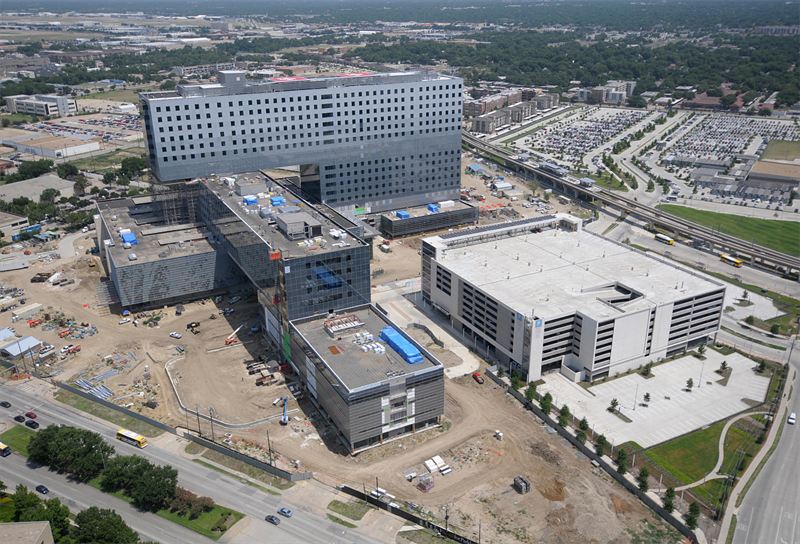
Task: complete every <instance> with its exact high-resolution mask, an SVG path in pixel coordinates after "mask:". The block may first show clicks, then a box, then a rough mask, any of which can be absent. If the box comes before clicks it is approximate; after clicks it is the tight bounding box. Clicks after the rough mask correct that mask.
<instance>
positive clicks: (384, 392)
mask: <svg viewBox="0 0 800 544" xmlns="http://www.w3.org/2000/svg"><path fill="white" fill-rule="evenodd" d="M291 330H292V348H291V358H290V363H291V365H292V366H293V367H294V369H295V370H296V371H297V373H298V375H299V376H300V377H301V378H302V379H303V381H304V383H305V385H306V389H307V390H308V392H309V395H310V397H311V399H312V401H313V402H314V403H315V404H316V405H317V406H318V407H319V408H320V409H321V410H322V411H323V413H325V414H326V415H327V417H328V418H329V419H330V420H331V421H332V422H333V423H334V425H335V426H336V428H337V429H338V430H339V433H340V435H341V437H342V439H343V442H344V443H345V445H346V446H347V448H348V449H349V451H350V452H351V453H357V452H359V451H363V450H364V449H366V448H369V447H371V446H375V445H378V444H382V443H384V442H385V441H387V440H391V439H393V438H397V437H399V436H402V435H405V434H409V433H414V432H417V431H419V430H422V429H425V428H429V427H431V426H435V425H438V423H439V420H440V417H441V416H442V414H443V413H444V369H443V367H442V364H441V363H440V362H439V361H438V360H437V359H436V358H435V357H433V355H431V354H430V353H428V352H427V351H426V350H425V349H424V348H423V347H422V346H420V345H419V344H417V343H416V342H415V341H414V340H413V339H412V338H411V337H410V336H408V335H406V334H405V333H404V332H403V331H402V330H401V329H400V328H399V327H397V326H396V325H394V324H393V323H392V322H391V321H390V320H389V319H388V318H387V317H386V316H385V315H383V314H382V313H381V312H380V311H378V310H377V308H375V307H374V306H372V305H365V306H361V307H357V308H351V309H347V310H345V311H343V312H340V313H339V314H330V315H329V314H323V315H317V316H312V317H308V318H304V319H298V320H295V321H293V322H292V323H291Z"/></svg>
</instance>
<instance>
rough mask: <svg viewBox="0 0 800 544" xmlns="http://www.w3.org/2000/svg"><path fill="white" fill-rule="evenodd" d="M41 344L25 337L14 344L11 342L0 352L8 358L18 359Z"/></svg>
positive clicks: (32, 338)
mask: <svg viewBox="0 0 800 544" xmlns="http://www.w3.org/2000/svg"><path fill="white" fill-rule="evenodd" d="M41 344H42V343H41V342H40V341H39V340H38V339H37V338H34V337H33V336H26V337H25V338H20V339H19V340H17V341H16V342H11V343H10V344H9V345H7V346H5V347H4V348H3V349H2V350H0V351H2V352H3V353H4V354H6V355H7V356H9V357H19V356H20V355H22V354H23V353H28V352H29V351H30V350H32V349H34V348H37V347H39V346H40V345H41Z"/></svg>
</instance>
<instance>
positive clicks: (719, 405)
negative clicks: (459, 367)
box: [538, 349, 769, 448]
mask: <svg viewBox="0 0 800 544" xmlns="http://www.w3.org/2000/svg"><path fill="white" fill-rule="evenodd" d="M705 356H706V360H705V361H701V360H699V359H697V358H696V357H694V356H691V355H687V356H685V357H682V358H680V359H676V360H674V361H670V362H667V363H664V364H661V365H658V366H655V367H654V368H653V371H652V374H653V376H652V377H650V378H645V377H643V376H642V375H640V374H638V373H634V374H629V375H627V376H623V377H620V378H616V379H612V380H610V381H607V382H605V383H600V384H597V385H593V386H592V387H590V388H588V390H587V389H584V388H583V387H581V386H580V385H578V384H575V383H572V382H570V381H569V380H567V378H565V377H564V376H562V375H561V374H558V373H551V374H548V375H546V376H545V377H544V382H545V383H544V384H543V385H540V386H539V388H538V391H539V392H540V393H541V394H544V393H547V392H549V393H550V394H551V395H553V399H554V402H555V404H556V405H557V406H561V405H563V404H566V405H568V406H569V409H570V412H572V414H574V415H575V416H576V417H577V418H582V417H585V418H586V419H587V420H588V421H589V424H590V425H591V426H592V429H593V430H594V432H595V433H602V434H604V435H605V436H606V438H608V440H609V442H611V443H613V444H622V443H624V442H629V441H633V442H636V443H637V444H639V445H640V446H642V447H644V448H648V447H650V446H654V445H656V444H660V443H661V442H665V441H667V440H669V439H671V438H675V437H676V436H680V435H682V434H685V433H688V432H690V431H693V430H695V429H699V428H701V427H703V426H705V425H709V424H711V423H713V422H715V421H719V420H721V419H725V418H727V417H729V416H731V415H733V414H735V413H737V412H741V411H742V410H746V409H747V408H748V407H750V406H752V405H753V404H755V403H758V402H761V401H763V400H764V398H765V396H766V394H767V388H768V386H769V378H767V377H764V376H760V375H758V374H757V373H756V372H754V370H753V368H754V367H756V366H757V365H756V363H754V362H753V361H751V360H750V359H748V358H746V357H744V356H743V355H740V354H738V353H733V354H730V355H724V356H723V355H721V354H720V353H718V352H716V351H714V350H713V349H708V350H706V352H705ZM722 361H725V362H726V363H727V365H728V367H729V368H730V369H731V375H730V377H729V378H728V380H727V384H726V385H725V384H723V377H722V375H720V374H718V373H717V372H715V371H716V370H718V369H719V368H720V364H721V363H722ZM690 378H691V379H692V380H693V381H694V387H693V388H692V390H691V391H687V390H686V381H687V380H688V379H690ZM646 393H649V394H650V402H649V403H644V400H643V398H644V395H645V394H646ZM612 399H617V401H618V402H619V412H620V413H621V414H622V415H623V416H624V417H625V418H627V419H629V420H631V421H630V422H628V421H625V419H623V418H621V417H619V416H617V415H616V414H613V413H611V412H610V411H608V408H609V405H610V403H611V400H612ZM645 404H646V405H645Z"/></svg>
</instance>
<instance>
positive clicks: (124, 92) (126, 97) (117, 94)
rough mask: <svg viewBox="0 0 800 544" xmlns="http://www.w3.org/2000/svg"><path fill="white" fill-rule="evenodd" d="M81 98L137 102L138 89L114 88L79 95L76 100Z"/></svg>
mask: <svg viewBox="0 0 800 544" xmlns="http://www.w3.org/2000/svg"><path fill="white" fill-rule="evenodd" d="M81 98H95V99H99V100H114V101H117V102H133V103H134V104H139V91H132V90H130V89H114V90H113V91H104V92H101V93H90V94H85V95H83V96H79V97H78V101H80V99H81Z"/></svg>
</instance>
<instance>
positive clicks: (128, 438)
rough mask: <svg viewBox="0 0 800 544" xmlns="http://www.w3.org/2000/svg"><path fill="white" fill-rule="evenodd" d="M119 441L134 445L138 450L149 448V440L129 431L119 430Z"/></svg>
mask: <svg viewBox="0 0 800 544" xmlns="http://www.w3.org/2000/svg"><path fill="white" fill-rule="evenodd" d="M117 440H122V441H123V442H127V443H128V444H133V445H134V446H136V447H137V448H145V447H147V439H146V438H145V437H143V436H142V435H140V434H136V433H135V432H133V431H129V430H127V429H118V430H117Z"/></svg>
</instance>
